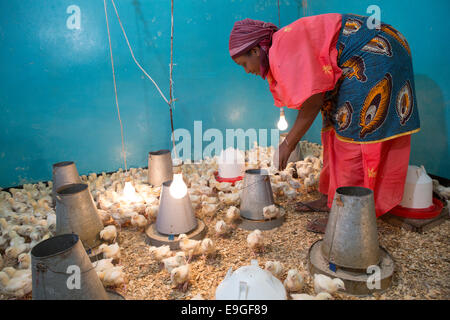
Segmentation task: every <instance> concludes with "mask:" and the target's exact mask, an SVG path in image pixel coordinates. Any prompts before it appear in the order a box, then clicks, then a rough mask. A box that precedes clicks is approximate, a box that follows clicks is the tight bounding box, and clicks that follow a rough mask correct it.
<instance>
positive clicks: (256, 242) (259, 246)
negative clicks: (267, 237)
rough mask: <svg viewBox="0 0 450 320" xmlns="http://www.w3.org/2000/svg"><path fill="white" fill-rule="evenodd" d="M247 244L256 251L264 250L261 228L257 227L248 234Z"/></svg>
mask: <svg viewBox="0 0 450 320" xmlns="http://www.w3.org/2000/svg"><path fill="white" fill-rule="evenodd" d="M247 244H248V246H249V247H250V249H251V250H252V251H253V253H255V252H256V251H257V250H262V251H264V238H263V235H262V232H261V230H258V229H255V230H254V231H252V232H251V233H249V235H248V236H247Z"/></svg>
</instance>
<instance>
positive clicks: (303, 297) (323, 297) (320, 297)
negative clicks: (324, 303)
mask: <svg viewBox="0 0 450 320" xmlns="http://www.w3.org/2000/svg"><path fill="white" fill-rule="evenodd" d="M291 298H292V300H332V299H333V297H332V296H331V294H329V293H328V292H320V293H319V294H318V295H316V296H310V295H309V294H305V293H293V294H291Z"/></svg>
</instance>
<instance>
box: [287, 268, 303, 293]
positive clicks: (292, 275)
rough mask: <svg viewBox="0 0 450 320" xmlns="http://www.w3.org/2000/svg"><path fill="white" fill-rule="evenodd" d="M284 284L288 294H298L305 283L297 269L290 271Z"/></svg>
mask: <svg viewBox="0 0 450 320" xmlns="http://www.w3.org/2000/svg"><path fill="white" fill-rule="evenodd" d="M283 284H284V287H285V288H286V290H287V291H288V292H297V291H300V290H301V289H302V288H303V284H304V281H303V277H302V275H301V274H300V272H299V271H298V270H297V269H290V270H289V271H288V274H287V277H286V279H285V280H284V283H283Z"/></svg>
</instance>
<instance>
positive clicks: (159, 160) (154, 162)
mask: <svg viewBox="0 0 450 320" xmlns="http://www.w3.org/2000/svg"><path fill="white" fill-rule="evenodd" d="M172 166H173V165H172V156H171V155H170V151H169V150H158V151H154V152H149V153H148V183H149V184H151V185H153V186H160V185H161V184H162V183H163V182H166V181H170V180H172V179H173V169H172Z"/></svg>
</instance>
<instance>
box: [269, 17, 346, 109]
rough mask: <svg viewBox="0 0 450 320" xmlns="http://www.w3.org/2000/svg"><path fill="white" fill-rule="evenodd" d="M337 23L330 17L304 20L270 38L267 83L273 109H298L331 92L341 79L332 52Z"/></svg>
mask: <svg viewBox="0 0 450 320" xmlns="http://www.w3.org/2000/svg"><path fill="white" fill-rule="evenodd" d="M341 22H342V16H341V15H340V14H334V13H332V14H323V15H318V16H312V17H306V18H301V19H299V20H297V21H295V22H294V23H292V24H290V25H288V26H286V27H284V28H282V29H280V30H279V31H277V32H276V33H275V34H274V35H273V38H272V46H271V48H270V51H269V63H270V71H271V73H270V74H269V76H268V81H269V86H270V91H271V92H272V95H273V97H274V101H275V105H276V106H277V107H282V106H287V107H288V108H292V109H300V107H301V105H302V104H303V102H305V101H306V100H307V99H308V98H309V97H311V96H312V95H314V94H317V93H321V92H326V91H329V90H332V89H333V88H334V86H335V85H336V82H337V81H338V79H339V78H340V76H341V75H342V70H341V69H340V68H339V67H338V65H337V55H338V52H337V49H336V43H337V39H338V36H339V32H340V29H341Z"/></svg>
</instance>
